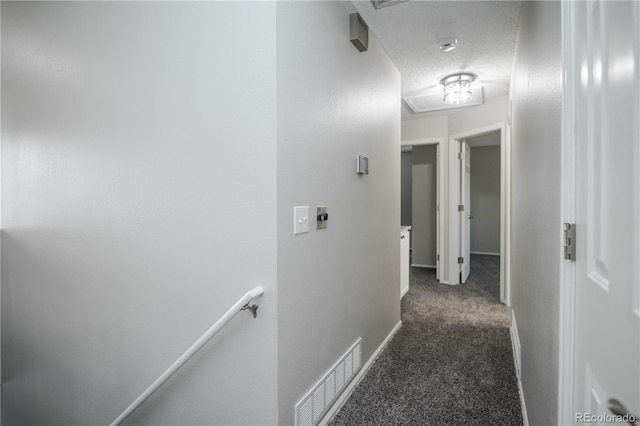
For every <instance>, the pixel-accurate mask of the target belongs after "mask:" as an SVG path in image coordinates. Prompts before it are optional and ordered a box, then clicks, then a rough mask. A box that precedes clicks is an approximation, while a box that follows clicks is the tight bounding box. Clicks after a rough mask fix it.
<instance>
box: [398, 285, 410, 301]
mask: <svg viewBox="0 0 640 426" xmlns="http://www.w3.org/2000/svg"><path fill="white" fill-rule="evenodd" d="M408 292H409V287H407V288H405V289H404V290H402V294H401V295H400V299H402V298H403V297H404V295H405V294H407V293H408Z"/></svg>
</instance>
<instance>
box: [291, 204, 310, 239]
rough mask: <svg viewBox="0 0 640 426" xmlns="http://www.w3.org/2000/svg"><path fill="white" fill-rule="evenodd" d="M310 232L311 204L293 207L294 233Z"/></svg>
mask: <svg viewBox="0 0 640 426" xmlns="http://www.w3.org/2000/svg"><path fill="white" fill-rule="evenodd" d="M305 232H309V206H297V207H294V208H293V235H297V234H304V233H305Z"/></svg>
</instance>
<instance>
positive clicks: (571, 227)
mask: <svg viewBox="0 0 640 426" xmlns="http://www.w3.org/2000/svg"><path fill="white" fill-rule="evenodd" d="M564 258H565V259H566V260H571V261H572V262H575V260H576V224H575V223H574V224H571V223H565V224H564Z"/></svg>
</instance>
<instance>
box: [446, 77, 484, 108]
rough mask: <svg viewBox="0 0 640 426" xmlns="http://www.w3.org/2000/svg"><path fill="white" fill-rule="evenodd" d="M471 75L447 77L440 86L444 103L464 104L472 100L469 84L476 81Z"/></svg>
mask: <svg viewBox="0 0 640 426" xmlns="http://www.w3.org/2000/svg"><path fill="white" fill-rule="evenodd" d="M476 77H477V76H476V75H475V74H472V73H459V74H452V75H448V76H446V77H445V78H443V79H442V80H440V84H442V85H443V86H444V102H445V103H446V104H464V103H467V102H470V101H471V99H472V94H471V83H472V82H473V81H474V80H475V79H476Z"/></svg>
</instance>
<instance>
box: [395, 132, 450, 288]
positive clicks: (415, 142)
mask: <svg viewBox="0 0 640 426" xmlns="http://www.w3.org/2000/svg"><path fill="white" fill-rule="evenodd" d="M400 145H401V146H419V145H436V146H437V149H438V151H439V155H438V170H437V175H438V176H437V178H438V206H440V207H439V209H440V211H439V212H438V213H439V214H438V217H439V218H440V221H439V222H440V223H439V224H438V229H437V230H436V232H437V233H438V247H437V249H438V254H439V255H440V258H439V259H438V257H437V256H436V270H437V271H438V275H439V280H440V282H441V283H443V284H448V282H447V281H446V280H445V279H444V276H445V275H444V274H443V273H444V271H445V269H444V268H443V265H446V264H447V261H448V256H446V255H445V251H444V248H445V245H444V237H445V233H444V230H445V229H446V227H447V225H448V224H447V217H446V215H445V214H444V210H443V207H444V205H443V203H442V197H443V194H444V193H445V189H444V179H442V171H443V170H444V156H443V155H442V154H443V151H442V149H443V145H444V138H424V139H407V140H403V141H401V142H400Z"/></svg>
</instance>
